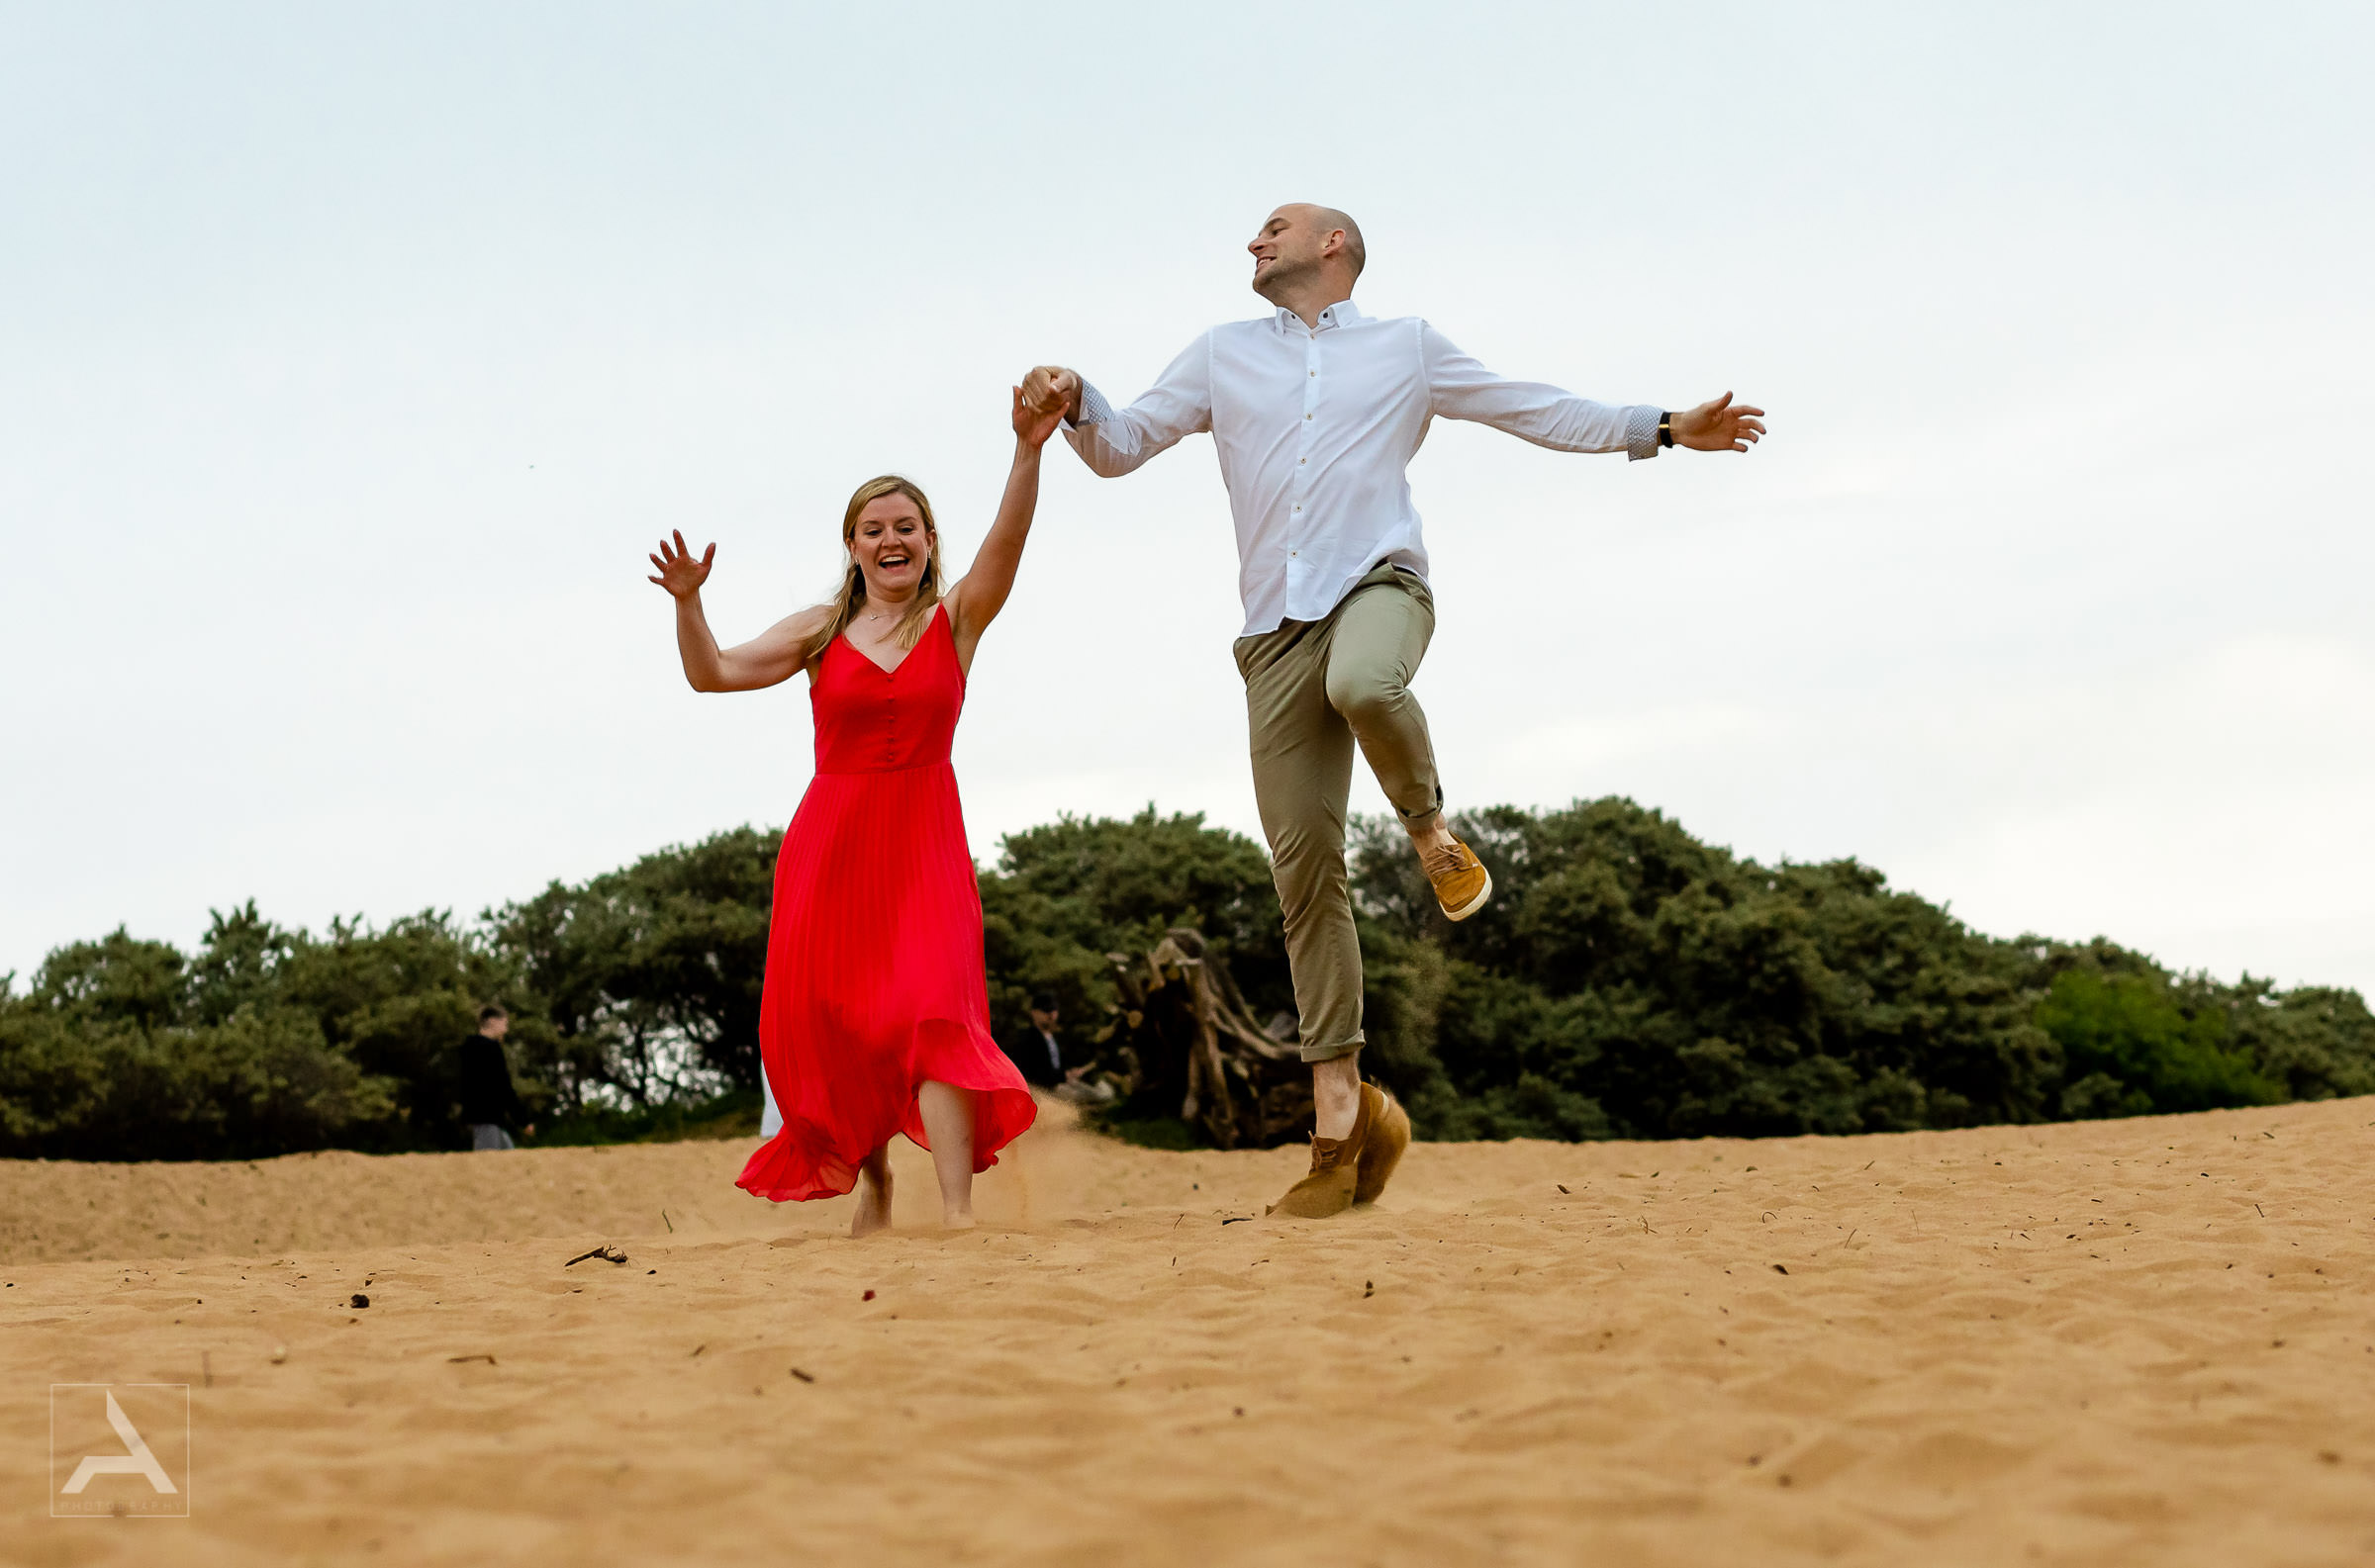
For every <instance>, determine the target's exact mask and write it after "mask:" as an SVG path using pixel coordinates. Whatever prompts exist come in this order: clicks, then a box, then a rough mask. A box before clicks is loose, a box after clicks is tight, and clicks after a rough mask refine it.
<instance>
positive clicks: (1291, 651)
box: [1023, 203, 1764, 1218]
mask: <svg viewBox="0 0 2375 1568" xmlns="http://www.w3.org/2000/svg"><path fill="white" fill-rule="evenodd" d="M1246 248H1247V249H1248V250H1250V251H1251V252H1252V253H1253V257H1254V277H1253V284H1254V292H1255V293H1257V294H1259V295H1261V296H1262V297H1263V298H1264V299H1266V300H1268V301H1270V303H1271V304H1272V305H1274V306H1276V307H1277V309H1276V310H1275V311H1274V312H1273V313H1272V314H1271V315H1270V316H1267V317H1263V318H1259V319H1257V320H1254V321H1250V322H1231V323H1226V324H1224V325H1220V326H1215V327H1213V328H1211V329H1210V330H1209V331H1207V332H1205V333H1204V334H1203V335H1202V336H1200V337H1198V338H1197V339H1196V340H1195V341H1194V342H1192V343H1190V344H1188V348H1187V350H1186V351H1185V352H1183V353H1182V354H1181V355H1180V356H1179V357H1178V358H1177V359H1175V360H1173V361H1172V362H1171V366H1170V368H1169V369H1167V370H1165V371H1164V372H1163V375H1162V377H1161V379H1159V380H1158V381H1157V382H1156V383H1155V385H1154V387H1153V388H1152V389H1150V390H1149V391H1148V392H1147V393H1145V394H1144V395H1143V396H1142V397H1140V398H1139V399H1138V401H1137V402H1135V403H1133V404H1131V405H1130V406H1129V407H1128V408H1126V409H1122V410H1118V411H1116V410H1115V409H1113V408H1112V407H1111V406H1110V405H1109V404H1107V403H1106V401H1105V400H1104V398H1103V397H1101V396H1100V395H1099V394H1098V393H1097V390H1096V389H1095V388H1094V387H1093V386H1091V385H1089V384H1088V383H1087V382H1086V381H1084V380H1082V379H1081V377H1080V375H1079V373H1078V372H1075V371H1072V370H1069V369H1066V368H1064V367H1062V366H1058V365H1041V366H1039V367H1038V368H1036V369H1034V370H1033V371H1032V372H1031V373H1030V375H1029V376H1028V377H1027V378H1026V379H1025V381H1024V383H1023V396H1024V398H1025V400H1026V401H1028V402H1029V403H1030V404H1031V405H1032V406H1033V407H1034V408H1037V409H1039V410H1041V411H1042V412H1046V411H1050V410H1053V409H1055V408H1056V407H1058V406H1059V405H1061V406H1062V407H1063V409H1064V412H1065V423H1064V426H1063V428H1064V436H1065V439H1066V440H1068V441H1070V442H1071V443H1072V446H1073V450H1075V451H1077V452H1079V453H1080V454H1081V459H1082V461H1084V462H1086V463H1087V464H1088V465H1089V466H1090V468H1091V469H1093V471H1095V472H1096V473H1098V474H1101V475H1103V476H1105V477H1106V478H1108V479H1111V478H1118V477H1119V476H1121V475H1123V474H1127V473H1129V472H1130V471H1131V470H1133V469H1135V468H1137V467H1138V466H1139V465H1140V464H1142V463H1144V462H1145V461H1146V460H1147V459H1149V458H1151V457H1153V456H1155V455H1156V454H1157V453H1158V452H1162V451H1164V450H1166V449H1168V448H1170V447H1172V446H1176V445H1177V444H1179V442H1180V441H1182V440H1184V439H1185V438H1187V437H1188V436H1189V435H1193V434H1196V433H1197V432H1199V431H1209V432H1211V435H1212V439H1213V444H1214V445H1215V446H1216V447H1217V448H1218V451H1219V456H1220V471H1221V477H1222V479H1223V481H1224V482H1225V483H1226V484H1227V486H1228V491H1229V509H1230V511H1231V512H1232V513H1233V514H1234V515H1235V518H1236V523H1237V554H1238V576H1237V583H1238V592H1239V595H1240V597H1241V598H1242V599H1243V600H1244V603H1245V629H1244V632H1243V634H1242V635H1240V636H1239V638H1238V639H1237V644H1236V655H1237V668H1238V672H1239V673H1240V674H1241V675H1243V676H1244V678H1245V691H1246V711H1247V717H1248V721H1249V729H1250V732H1251V740H1252V750H1253V763H1254V797H1255V800H1256V801H1257V803H1258V804H1259V806H1260V809H1261V812H1262V830H1263V833H1264V834H1265V835H1266V836H1267V837H1268V838H1269V840H1270V850H1271V867H1272V874H1273V876H1274V878H1275V879H1276V881H1277V883H1278V889H1279V903H1280V906H1281V908H1282V911H1283V912H1284V915H1285V919H1286V957H1287V963H1288V965H1289V967H1290V968H1292V970H1293V974H1294V999H1295V1007H1296V1010H1297V1012H1298V1013H1299V1015H1300V1031H1301V1034H1300V1038H1301V1041H1302V1047H1301V1051H1302V1058H1303V1060H1304V1061H1308V1062H1310V1063H1311V1082H1312V1097H1313V1100H1314V1102H1315V1106H1316V1115H1315V1118H1314V1120H1315V1126H1314V1129H1313V1136H1312V1140H1311V1172H1310V1174H1309V1175H1307V1176H1305V1177H1304V1178H1303V1179H1302V1180H1301V1181H1299V1182H1297V1183H1296V1184H1295V1185H1294V1187H1293V1188H1292V1189H1291V1190H1289V1191H1288V1192H1287V1194H1286V1196H1285V1197H1284V1198H1283V1199H1282V1200H1281V1201H1280V1203H1279V1204H1278V1205H1277V1207H1278V1208H1279V1209H1282V1210H1283V1211H1285V1212H1286V1213H1289V1214H1294V1215H1298V1216H1304V1217H1309V1218H1319V1217H1324V1216H1326V1215H1330V1214H1336V1213H1340V1212H1341V1211H1343V1210H1344V1209H1346V1208H1348V1207H1350V1206H1351V1205H1352V1204H1354V1203H1356V1202H1363V1203H1365V1202H1369V1201H1372V1200H1374V1199H1375V1198H1376V1197H1377V1194H1378V1193H1379V1192H1380V1191H1382V1190H1383V1189H1384V1186H1385V1182H1386V1180H1387V1179H1388V1178H1389V1177H1390V1176H1391V1175H1392V1173H1393V1167H1394V1164H1395V1163H1396V1162H1397V1161H1398V1160H1399V1159H1400V1157H1401V1153H1402V1149H1403V1147H1404V1146H1405V1145H1407V1144H1408V1142H1409V1138H1410V1122H1409V1118H1408V1116H1406V1115H1405V1114H1404V1113H1403V1111H1402V1109H1401V1107H1400V1106H1398V1105H1396V1104H1394V1103H1393V1099H1392V1097H1391V1096H1390V1095H1387V1094H1385V1093H1384V1092H1383V1091H1382V1090H1380V1089H1378V1088H1377V1086H1376V1085H1375V1084H1364V1083H1362V1081H1361V1074H1360V1066H1359V1059H1360V1051H1361V1044H1362V1039H1363V1036H1362V1031H1361V946H1360V942H1359V939H1358V937H1357V936H1356V935H1355V932H1354V927H1353V907H1352V898H1351V894H1350V892H1349V891H1348V889H1347V886H1346V881H1345V866H1344V822H1345V812H1346V807H1347V804H1348V802H1349V800H1350V798H1351V790H1352V769H1353V746H1354V743H1355V742H1356V741H1357V742H1358V743H1359V745H1360V747H1361V751H1362V753H1363V755H1365V756H1366V757H1367V758H1368V759H1369V765H1370V768H1371V770H1372V771H1373V772H1374V773H1375V774H1376V775H1377V784H1379V786H1380V787H1382V788H1383V790H1384V791H1385V798H1386V799H1388V800H1390V801H1391V802H1392V803H1393V808H1394V811H1395V813H1396V815H1398V816H1399V817H1400V819H1401V823H1402V826H1403V828H1404V830H1405V831H1407V832H1408V833H1409V835H1410V842H1411V844H1412V845H1413V846H1414V847H1415V848H1416V849H1417V851H1418V854H1419V860H1420V864H1421V865H1422V866H1424V867H1425V869H1426V872H1427V876H1428V878H1429V879H1430V880H1431V881H1432V882H1433V883H1434V886H1435V895H1436V898H1437V900H1438V901H1439V902H1440V903H1441V904H1442V906H1443V912H1444V914H1445V915H1446V916H1447V917H1448V918H1450V919H1453V920H1465V919H1467V918H1468V917H1469V916H1470V915H1472V914H1473V913H1475V912H1476V910H1478V909H1480V908H1482V907H1483V906H1484V902H1485V900H1486V899H1488V898H1489V897H1491V895H1492V877H1491V875H1490V874H1489V873H1488V872H1487V871H1486V870H1485V869H1484V867H1483V866H1482V865H1481V864H1479V863H1478V861H1477V860H1476V857H1475V856H1474V855H1473V854H1472V852H1471V851H1470V850H1469V847H1468V846H1467V845H1466V844H1465V843H1463V842H1462V841H1461V840H1460V839H1459V838H1457V837H1455V836H1454V835H1453V833H1452V831H1451V829H1450V828H1449V827H1448V826H1446V825H1445V822H1444V816H1443V789H1442V786H1441V784H1439V783H1438V782H1437V780H1436V774H1435V752H1434V747H1433V745H1432V744H1431V743H1430V742H1429V740H1428V738H1427V721H1426V715H1425V713H1424V712H1422V711H1421V710H1420V708H1419V705H1418V699H1417V698H1416V697H1414V696H1413V695H1411V693H1410V681H1411V679H1412V678H1413V677H1414V676H1416V675H1417V673H1418V665H1419V661H1420V659H1422V658H1423V657H1425V654H1426V651H1427V641H1428V638H1429V637H1430V636H1431V635H1432V634H1433V632H1434V628H1435V610H1434V599H1433V597H1432V595H1431V594H1430V592H1429V590H1428V587H1427V581H1426V573H1427V552H1426V548H1425V546H1424V544H1423V543H1422V542H1421V541H1420V538H1419V520H1418V512H1417V510H1416V508H1414V507H1412V506H1411V503H1410V486H1409V482H1408V481H1407V479H1405V477H1404V474H1403V471H1404V469H1405V468H1406V467H1407V466H1408V464H1409V462H1410V459H1411V457H1412V456H1414V455H1415V454H1416V453H1417V451H1418V447H1419V443H1420V442H1421V441H1423V440H1425V439H1426V433H1427V423H1428V421H1429V420H1430V419H1432V418H1434V417H1436V416H1437V415H1441V416H1442V417H1444V418H1450V419H1473V420H1476V421H1478V422H1479V423H1484V424H1490V425H1492V426H1494V427H1495V428H1498V429H1502V430H1507V431H1508V432H1509V433H1510V434H1512V435H1516V436H1519V437H1522V438H1523V439H1525V440H1528V441H1532V442H1534V443H1535V444H1536V445H1538V446H1548V447H1553V448H1555V449H1558V450H1560V451H1568V452H1619V451H1621V452H1624V453H1626V454H1627V455H1628V456H1630V457H1633V458H1644V457H1655V456H1657V455H1658V452H1659V449H1660V448H1661V447H1663V446H1686V447H1691V448H1695V449H1697V450H1699V451H1710V452H1721V451H1733V452H1745V451H1747V450H1748V449H1749V447H1750V445H1751V444H1752V443H1754V442H1755V441H1756V440H1757V437H1758V436H1759V435H1761V434H1762V433H1763V431H1764V425H1763V423H1762V421H1761V418H1760V415H1762V414H1763V412H1764V411H1763V410H1761V409H1755V408H1750V407H1748V406H1747V405H1735V404H1734V403H1733V402H1732V395H1731V394H1730V393H1726V394H1724V396H1722V397H1720V398H1717V399H1714V400H1713V401H1711V402H1708V403H1704V404H1701V405H1700V406H1699V407H1697V408H1695V409H1692V410H1689V411H1687V412H1685V413H1681V414H1673V415H1668V414H1666V413H1664V412H1663V411H1662V410H1661V409H1659V408H1656V407H1654V406H1652V405H1648V404H1639V405H1633V406H1630V407H1625V408H1610V407H1606V406H1604V405H1601V404H1597V403H1592V402H1590V401H1588V400H1587V399H1583V398H1578V397H1575V396H1574V395H1573V394H1571V393H1567V392H1563V391H1561V390H1560V389H1559V388H1557V387H1551V386H1545V385H1543V384H1542V383H1540V382H1529V381H1505V380H1503V379H1501V378H1500V377H1498V376H1496V375H1494V374H1493V373H1492V372H1490V371H1488V370H1486V369H1485V368H1484V367H1483V366H1482V365H1479V364H1477V363H1476V362H1475V361H1474V360H1473V359H1471V358H1470V357H1469V356H1468V355H1466V354H1464V353H1462V352H1461V351H1460V350H1459V349H1458V348H1457V347H1455V346H1453V344H1452V343H1451V341H1450V340H1449V339H1448V338H1446V337H1445V336H1444V335H1443V334H1442V333H1441V332H1439V331H1437V330H1436V329H1435V328H1434V327H1433V326H1431V325H1430V324H1428V323H1426V322H1425V321H1422V320H1420V319H1419V318H1417V317H1399V318H1395V319H1393V320H1388V321H1378V320H1375V319H1373V318H1370V317H1367V316H1364V315H1362V314H1361V312H1360V311H1359V310H1357V309H1355V308H1354V306H1353V303H1352V293H1353V284H1354V281H1355V280H1356V279H1358V278H1359V277H1360V275H1361V268H1362V264H1363V262H1364V261H1365V260H1366V251H1365V248H1364V246H1363V243H1362V238H1361V229H1360V226H1359V225H1357V224H1355V223H1354V222H1353V220H1352V219H1351V218H1349V217H1347V216H1346V215H1345V214H1343V213H1341V212H1338V211H1336V210H1335V209H1333V208H1327V207H1315V206H1311V205H1309V204H1306V203H1293V204H1290V205H1288V206H1285V207H1282V208H1280V209H1279V210H1278V211H1277V212H1275V213H1273V214H1271V215H1270V218H1269V219H1268V221H1266V222H1265V223H1264V224H1263V226H1262V231H1261V232H1260V233H1258V234H1256V235H1255V236H1254V238H1253V241H1252V242H1251V243H1250V244H1249V245H1248V246H1247V247H1246Z"/></svg>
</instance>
